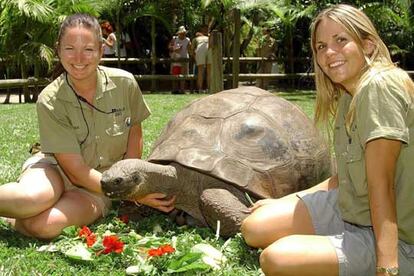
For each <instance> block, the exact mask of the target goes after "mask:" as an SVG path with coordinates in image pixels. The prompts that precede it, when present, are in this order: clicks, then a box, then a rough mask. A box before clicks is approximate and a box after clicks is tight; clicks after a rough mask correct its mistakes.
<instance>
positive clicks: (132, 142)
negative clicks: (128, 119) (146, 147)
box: [124, 124, 143, 159]
mask: <svg viewBox="0 0 414 276" xmlns="http://www.w3.org/2000/svg"><path fill="white" fill-rule="evenodd" d="M142 148H143V139H142V127H141V124H138V125H133V126H132V127H131V129H130V131H129V136H128V146H127V151H126V154H125V156H124V159H128V158H141V156H142Z"/></svg>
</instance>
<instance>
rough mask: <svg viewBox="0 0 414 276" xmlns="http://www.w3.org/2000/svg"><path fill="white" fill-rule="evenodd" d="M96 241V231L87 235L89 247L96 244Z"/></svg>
mask: <svg viewBox="0 0 414 276" xmlns="http://www.w3.org/2000/svg"><path fill="white" fill-rule="evenodd" d="M95 242H96V235H95V234H94V233H92V234H90V235H89V236H87V237H86V245H87V246H88V247H91V246H92V245H94V244H95Z"/></svg>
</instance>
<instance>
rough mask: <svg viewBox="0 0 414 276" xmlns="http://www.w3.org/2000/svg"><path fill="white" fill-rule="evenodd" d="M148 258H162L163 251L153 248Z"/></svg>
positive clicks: (149, 251)
mask: <svg viewBox="0 0 414 276" xmlns="http://www.w3.org/2000/svg"><path fill="white" fill-rule="evenodd" d="M148 256H150V257H158V256H162V250H161V248H159V247H158V248H151V249H150V250H148Z"/></svg>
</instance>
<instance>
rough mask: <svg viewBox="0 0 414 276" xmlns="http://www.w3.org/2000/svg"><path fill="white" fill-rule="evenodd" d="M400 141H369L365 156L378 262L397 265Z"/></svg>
mask: <svg viewBox="0 0 414 276" xmlns="http://www.w3.org/2000/svg"><path fill="white" fill-rule="evenodd" d="M400 149H401V142H400V141H397V140H388V139H376V140H373V141H370V142H368V143H367V145H366V150H365V160H366V165H365V166H366V174H367V181H368V194H369V204H370V208H371V220H372V225H373V229H374V234H375V239H376V253H377V266H380V267H398V226H397V214H396V202H395V183H394V178H395V170H396V163H397V160H398V156H399V154H400Z"/></svg>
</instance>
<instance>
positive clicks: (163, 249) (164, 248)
mask: <svg viewBox="0 0 414 276" xmlns="http://www.w3.org/2000/svg"><path fill="white" fill-rule="evenodd" d="M174 251H175V248H174V247H172V246H171V245H169V244H166V245H161V246H160V247H157V248H151V249H150V250H148V256H150V257H158V256H162V255H165V254H170V253H174Z"/></svg>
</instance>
